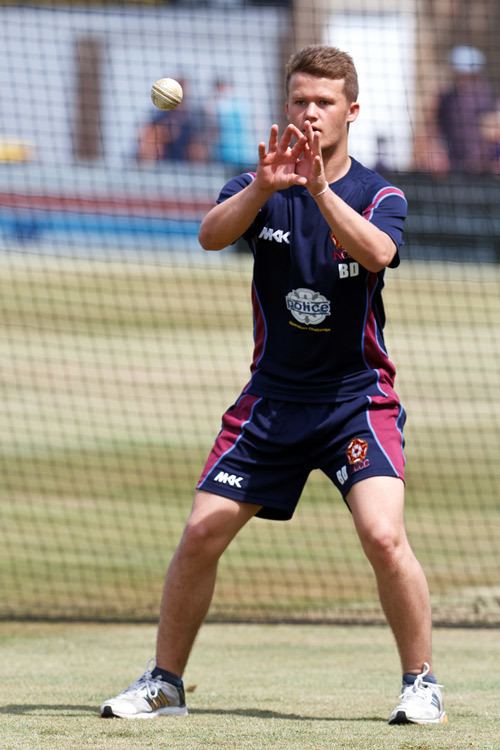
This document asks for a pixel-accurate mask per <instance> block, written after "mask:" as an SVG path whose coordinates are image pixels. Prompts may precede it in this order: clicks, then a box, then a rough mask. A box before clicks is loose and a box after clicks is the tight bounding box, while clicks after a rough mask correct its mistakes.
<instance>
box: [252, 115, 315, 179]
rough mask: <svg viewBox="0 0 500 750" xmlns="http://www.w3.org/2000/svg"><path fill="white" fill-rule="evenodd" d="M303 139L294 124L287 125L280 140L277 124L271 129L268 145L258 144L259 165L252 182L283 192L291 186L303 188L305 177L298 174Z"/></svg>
mask: <svg viewBox="0 0 500 750" xmlns="http://www.w3.org/2000/svg"><path fill="white" fill-rule="evenodd" d="M306 144H307V136H306V135H305V134H303V133H301V132H300V130H299V129H298V128H297V127H296V126H295V125H288V126H287V127H286V128H285V130H284V131H283V134H282V136H281V138H280V136H279V128H278V126H277V125H273V126H272V127H271V133H270V136H269V144H268V146H267V148H266V144H265V143H264V142H262V143H259V164H258V166H257V174H256V178H255V179H256V182H258V184H259V185H260V186H261V187H262V189H265V190H270V191H274V190H285V189H286V188H289V187H292V186H293V185H306V184H307V176H306V175H303V174H301V173H299V172H298V165H299V163H300V162H299V159H300V158H301V157H302V156H303V151H304V148H305V146H306Z"/></svg>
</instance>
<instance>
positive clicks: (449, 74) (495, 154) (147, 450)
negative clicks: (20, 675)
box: [0, 0, 500, 625]
mask: <svg viewBox="0 0 500 750" xmlns="http://www.w3.org/2000/svg"><path fill="white" fill-rule="evenodd" d="M499 27H500V5H499V3H498V2H497V0H477V1H476V2H474V3H470V2H465V0H398V2H396V1H395V0H394V2H393V1H392V0H349V2H344V1H343V0H281V1H279V2H278V0H276V2H264V1H263V0H262V1H257V0H254V1H253V2H250V0H211V1H208V0H206V1H205V2H196V0H184V1H181V0H178V1H177V2H153V1H151V2H138V1H137V0H136V2H133V3H132V2H130V3H129V2H101V3H99V2H83V0H82V1H81V2H79V3H72V2H68V1H66V2H41V3H28V2H25V3H23V2H17V3H9V2H2V3H0V80H1V83H2V105H1V107H0V266H1V273H0V287H1V294H0V300H1V301H0V309H1V315H0V349H1V355H2V356H1V358H0V390H1V399H0V424H1V425H2V429H1V430H0V474H1V477H2V479H1V480H0V514H1V522H0V541H1V544H0V588H1V589H2V592H3V594H4V595H3V597H2V601H1V602H0V618H19V619H98V620H139V621H140V620H154V619H155V618H156V611H157V605H158V599H159V592H160V583H161V580H162V577H163V572H164V568H165V565H166V563H167V561H168V559H169V557H170V554H171V553H172V551H173V549H174V546H175V544H176V542H177V538H178V534H179V533H180V530H181V528H182V524H183V522H184V520H185V518H186V516H187V513H188V511H189V508H190V503H191V497H192V493H193V487H194V485H195V483H196V481H197V479H198V476H199V473H200V472H201V469H202V466H203V463H204V460H205V457H206V455H207V454H208V452H209V449H210V447H211V443H212V440H213V438H214V437H215V434H216V433H217V431H218V429H219V423H220V415H221V414H222V412H223V411H224V410H225V409H226V407H227V406H228V405H229V404H230V403H231V402H232V401H233V400H234V399H235V398H236V397H237V395H238V393H239V391H240V390H241V387H242V386H243V384H244V383H245V382H246V379H247V377H248V365H249V362H250V358H251V350H252V325H251V306H250V302H249V288H250V278H251V258H250V257H249V255H248V253H247V252H246V251H245V248H244V247H242V246H241V245H240V244H239V243H238V244H237V245H236V246H235V247H232V248H230V249H227V250H225V251H224V252H222V253H214V254H208V255H207V254H204V253H203V251H202V250H201V248H200V247H199V245H198V242H197V233H198V227H199V223H200V220H201V218H202V217H203V215H204V213H205V212H206V211H207V210H208V209H209V208H210V206H211V205H213V203H214V201H215V200H216V198H217V195H218V193H219V190H220V188H221V187H222V185H223V184H224V183H225V182H226V181H227V180H228V179H229V178H230V177H231V176H233V175H236V174H238V173H239V172H242V171H246V170H249V169H250V170H251V169H252V168H254V167H255V159H256V152H257V144H258V142H259V141H260V140H265V139H267V136H268V132H269V127H270V125H271V124H272V123H273V122H280V123H281V124H282V123H283V106H284V65H285V63H286V60H287V58H288V56H289V55H290V54H291V53H292V52H293V51H294V50H296V49H298V48H299V47H301V46H303V45H305V44H310V43H326V44H332V45H335V46H338V47H340V48H341V49H343V50H345V51H347V52H349V53H350V54H351V55H352V56H353V58H354V61H355V63H356V66H357V69H358V74H359V78H360V99H359V101H360V104H361V115H360V118H359V119H358V121H357V122H356V124H355V125H354V126H353V127H352V128H351V140H350V146H351V154H352V156H354V157H355V158H357V159H359V160H360V161H362V162H363V163H364V164H365V165H366V166H368V167H371V168H374V169H377V170H378V171H380V172H381V173H382V174H384V175H385V176H386V177H387V178H388V179H390V180H391V181H392V182H394V183H395V184H396V185H398V186H399V187H401V188H402V189H403V190H404V191H405V193H406V195H407V198H408V201H409V218H408V222H407V236H406V244H405V247H404V250H403V263H402V265H401V267H400V269H398V270H397V271H390V272H388V274H387V285H388V286H387V292H386V300H387V307H388V313H389V315H388V318H389V325H388V328H387V342H388V345H389V351H390V353H391V355H392V358H393V359H395V361H396V364H397V365H398V367H399V376H398V381H397V387H398V390H399V392H400V395H401V397H402V400H403V403H404V404H405V406H406V409H407V411H408V412H409V421H408V428H407V456H408V526H409V529H410V535H411V538H412V542H413V545H414V547H415V549H416V551H417V553H418V555H419V557H420V558H421V560H422V562H423V563H424V566H425V568H426V570H427V573H428V575H429V580H430V584H431V589H432V594H433V600H434V608H435V619H436V621H437V622H440V623H447V624H449V623H462V624H463V623H466V624H475V625H478V624H479V625H492V624H493V625H494V624H496V625H498V624H499V623H500V586H499V583H498V582H499V580H500V579H499V573H500V560H499V555H498V544H499V540H500V533H499V532H500V508H499V505H500V503H499V487H500V470H499V466H498V445H499V438H500V429H499V427H500V407H499V405H498V397H497V394H498V387H499V385H500V381H499V377H498V364H497V363H498V358H499V355H500V301H499V300H500V295H499V292H500V271H499V265H498V264H499V261H500V218H499V214H498V208H497V207H498V205H499V204H500V181H499V175H500V55H499V50H498V41H497V36H498V28H499ZM167 76H168V77H173V78H176V79H177V80H179V81H181V82H182V85H183V87H184V101H183V103H182V105H181V106H180V107H179V108H178V109H177V110H175V111H173V112H167V113H163V112H160V111H159V110H155V109H154V107H153V105H152V103H151V99H150V89H151V85H152V83H153V82H154V81H155V80H156V79H158V78H161V77H167ZM211 617H212V618H213V619H222V620H227V619H233V620H238V619H243V620H252V619H254V620H255V619H257V620H271V621H276V620H280V621H283V620H292V621H293V620H304V619H305V620H318V621H338V622H340V621H342V622H346V621H355V622H368V621H369V622H376V621H377V622H378V621H380V620H381V619H382V618H381V614H380V611H379V608H378V604H377V597H376V594H375V589H374V583H373V579H372V576H371V572H370V570H369V568H368V567H367V563H366V562H365V561H364V559H363V558H362V555H361V552H360V550H359V549H358V545H357V541H356V539H355V537H354V532H353V531H352V528H351V523H350V518H349V517H348V514H347V513H346V511H345V508H344V507H343V504H342V502H341V500H340V498H338V497H336V494H335V491H334V489H333V488H332V487H331V486H330V485H329V484H328V483H327V482H326V480H324V478H323V477H321V476H320V475H318V476H316V475H313V476H312V477H311V480H310V483H309V484H308V486H307V489H306V491H305V493H304V497H303V499H302V501H301V504H300V506H299V511H298V512H297V516H296V517H295V518H294V520H293V521H292V522H291V523H290V524H287V525H280V524H272V523H269V522H265V521H257V520H256V521H255V522H254V523H252V524H251V525H250V527H249V528H248V530H246V531H245V534H244V535H242V538H241V539H238V540H236V542H235V543H234V546H233V547H232V548H231V550H230V551H229V552H228V554H227V557H226V558H225V559H224V562H223V564H222V566H221V576H220V581H219V585H218V588H217V592H216V597H215V600H214V605H213V607H212V610H211Z"/></svg>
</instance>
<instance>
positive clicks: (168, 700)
mask: <svg viewBox="0 0 500 750" xmlns="http://www.w3.org/2000/svg"><path fill="white" fill-rule="evenodd" d="M187 712H188V710H187V706H186V700H185V697H184V687H180V688H177V687H176V686H175V685H171V684H170V683H169V682H165V681H164V680H160V679H158V678H154V677H153V676H152V675H151V670H150V669H147V670H146V671H145V672H144V674H143V675H142V676H141V677H139V679H138V680H136V682H133V683H132V685H129V686H128V688H126V689H125V690H124V691H123V693H120V694H119V695H117V696H116V697H115V698H110V699H109V700H107V701H104V703H103V704H102V706H101V716H102V718H103V719H112V718H113V717H115V716H116V717H118V718H120V719H152V718H154V717H155V716H164V715H170V716H186V715H187Z"/></svg>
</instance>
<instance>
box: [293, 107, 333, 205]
mask: <svg viewBox="0 0 500 750" xmlns="http://www.w3.org/2000/svg"><path fill="white" fill-rule="evenodd" d="M304 129H305V138H306V142H305V144H304V146H303V148H302V151H301V155H300V160H299V161H298V162H297V165H296V170H297V174H298V175H300V176H302V177H305V178H306V185H307V189H308V190H309V192H310V193H311V194H312V195H316V194H317V193H319V192H320V191H321V190H323V188H325V186H327V185H328V180H327V179H326V177H325V171H324V166H323V157H322V155H321V148H320V142H319V139H320V134H319V133H317V132H314V130H313V128H312V125H311V123H310V122H309V120H306V121H305V123H304ZM299 184H304V183H299Z"/></svg>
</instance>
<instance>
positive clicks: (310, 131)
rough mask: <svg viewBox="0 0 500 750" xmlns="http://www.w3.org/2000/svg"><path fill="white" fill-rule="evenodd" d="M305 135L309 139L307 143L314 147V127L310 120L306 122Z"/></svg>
mask: <svg viewBox="0 0 500 750" xmlns="http://www.w3.org/2000/svg"><path fill="white" fill-rule="evenodd" d="M304 133H305V135H306V137H307V142H308V143H309V145H310V146H312V144H313V140H314V131H313V129H312V125H311V123H310V121H309V120H306V121H305V122H304Z"/></svg>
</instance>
